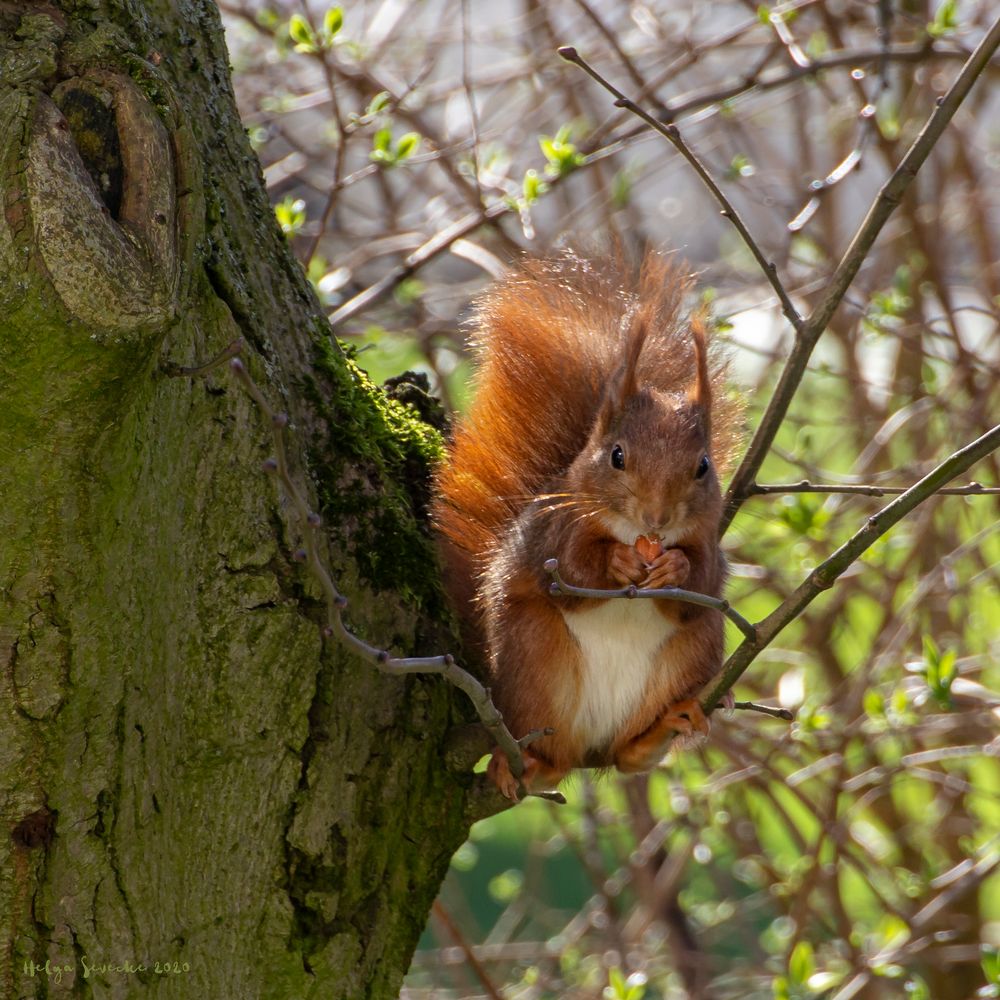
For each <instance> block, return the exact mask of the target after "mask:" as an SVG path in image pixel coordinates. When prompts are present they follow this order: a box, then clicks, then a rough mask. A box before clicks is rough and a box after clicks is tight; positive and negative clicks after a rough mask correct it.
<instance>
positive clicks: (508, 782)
mask: <svg viewBox="0 0 1000 1000" xmlns="http://www.w3.org/2000/svg"><path fill="white" fill-rule="evenodd" d="M523 756H524V773H523V774H522V775H521V777H520V779H518V778H515V777H514V772H513V771H511V769H510V761H509V760H507V755H506V754H505V753H504V752H503V750H501V749H500V748H499V747H497V749H495V750H494V751H493V756H492V757H490V762H489V764H488V765H487V767H486V774H487V777H488V778H489V779H490V781H492V782H493V784H494V785H496V786H497V788H499V789H500V794H501V795H503V796H504V798H507V799H510V801H511V802H519V801H520V800H521V796H520V795H519V794H518V792H519V791H520V789H521V788H522V786H523V788H524V793H525V795H527V794H528V793H529V792H538V791H548V790H550V789H551V790H554V789H555V787H556V785H558V784H559V782H560V781H562V779H563V777H564V776H565V774H566V772H565V771H560V770H557V769H556V768H554V767H551V766H550V765H548V764H546V763H545V762H544V761H541V760H539V759H538V758H537V757H532V756H531V754H528V753H526V754H524V755H523Z"/></svg>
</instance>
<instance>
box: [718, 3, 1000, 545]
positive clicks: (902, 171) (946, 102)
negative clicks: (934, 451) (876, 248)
mask: <svg viewBox="0 0 1000 1000" xmlns="http://www.w3.org/2000/svg"><path fill="white" fill-rule="evenodd" d="M998 45H1000V17H998V18H997V19H996V21H994V23H993V26H992V27H991V28H990V30H989V31H988V32H987V33H986V35H985V36H984V37H983V39H982V41H981V42H980V43H979V45H977V46H976V49H975V51H974V52H973V53H972V55H971V56H969V58H968V60H967V61H966V63H965V65H964V66H963V67H962V69H961V72H960V73H959V74H958V76H957V77H956V79H955V82H954V83H953V84H952V85H951V88H950V89H949V90H948V93H947V94H945V95H944V96H943V97H940V98H938V103H937V107H936V108H935V110H934V112H933V113H932V114H931V116H930V118H928V120H927V124H926V125H924V127H923V129H922V130H921V132H920V134H919V135H918V136H917V138H916V139H915V140H914V141H913V144H912V145H911V146H910V148H909V150H908V151H907V153H906V155H905V156H904V157H903V159H902V160H901V161H900V163H899V166H898V167H896V169H895V170H894V171H893V172H892V174H891V175H890V177H889V178H888V180H887V181H886V182H885V183H884V184H883V185H882V189H881V190H880V191H879V193H878V196H877V197H876V199H875V201H874V202H873V203H872V206H871V208H870V209H869V210H868V214H867V215H866V216H865V219H864V221H863V222H862V223H861V225H860V227H859V228H858V231H857V233H856V234H855V236H854V239H853V240H852V241H851V245H850V246H849V247H848V248H847V250H846V251H845V253H844V256H843V257H842V258H841V261H840V263H839V264H838V265H837V269H836V271H835V272H834V274H833V276H832V277H831V279H830V282H829V287H828V290H827V292H826V294H825V295H824V296H823V298H822V300H821V301H820V302H819V303H818V304H817V305H816V307H815V308H814V309H813V311H812V312H811V313H810V314H809V316H808V317H807V318H806V320H805V322H804V323H803V324H802V327H801V329H799V330H798V331H797V332H796V336H795V343H794V345H793V347H792V350H791V353H790V354H789V356H788V360H787V361H786V362H785V367H784V369H783V370H782V372H781V377H780V378H779V380H778V384H777V385H776V386H775V388H774V392H773V394H772V396H771V401H770V403H769V404H768V406H767V410H766V411H765V413H764V416H763V417H762V418H761V421H760V423H759V424H758V426H757V430H756V432H755V433H754V436H753V440H752V441H751V442H750V447H749V448H748V449H747V451H746V454H745V455H744V456H743V461H742V462H741V463H740V466H739V468H738V469H737V470H736V474H735V475H734V476H733V478H732V481H731V482H730V484H729V490H728V492H727V497H726V510H725V512H724V514H723V516H722V522H721V524H720V527H719V533H720V535H721V534H723V533H724V532H725V531H726V529H727V528H728V527H729V525H730V523H731V522H732V520H733V517H735V515H736V512H737V510H739V508H740V505H741V504H742V503H743V501H744V500H745V499H746V497H747V496H748V494H747V489H748V488H749V486H750V484H751V483H752V482H753V481H754V479H755V478H756V475H757V470H758V469H759V468H760V466H761V464H762V463H763V461H764V458H765V456H766V455H767V453H768V451H769V450H770V447H771V443H772V441H773V440H774V437H775V435H776V434H777V433H778V428H779V427H780V426H781V424H782V422H783V421H784V419H785V414H786V413H787V411H788V407H789V405H790V403H791V401H792V396H793V395H794V394H795V390H796V389H797V388H798V385H799V382H800V381H801V380H802V376H803V374H804V372H805V369H806V364H807V363H808V361H809V357H810V355H811V354H812V351H813V348H814V347H815V346H816V342H817V341H818V340H819V338H820V336H821V335H822V333H823V331H824V330H825V329H826V326H827V324H828V323H829V322H830V320H831V319H832V318H833V314H834V313H835V312H836V310H837V307H838V306H839V305H840V302H841V300H842V299H843V297H844V295H845V294H846V292H847V289H848V288H849V287H850V285H851V282H852V281H853V280H854V277H855V275H856V274H857V273H858V270H859V269H860V267H861V265H862V263H863V262H864V260H865V258H866V257H867V256H868V252H869V251H870V250H871V248H872V244H873V243H874V242H875V238H876V237H877V236H878V234H879V233H880V232H881V231H882V227H883V226H884V225H885V223H886V221H887V220H888V218H889V216H890V215H892V212H893V210H894V209H895V208H896V206H897V205H898V204H899V203H900V201H901V200H902V198H903V195H904V194H905V192H906V190H907V188H908V187H909V186H910V183H911V182H912V180H913V178H914V177H915V176H916V175H917V171H918V170H919V169H920V167H921V165H922V164H923V162H924V160H926V159H927V157H928V155H929V154H930V151H931V150H932V149H933V148H934V146H935V144H936V143H937V141H938V139H939V138H940V137H941V134H942V133H943V132H944V129H945V126H947V124H948V122H949V121H951V119H952V117H953V116H954V114H955V112H956V111H957V110H958V108H959V105H960V104H961V103H962V101H963V100H964V99H965V97H966V95H967V94H968V93H969V90H970V89H971V88H972V85H973V83H975V81H976V78H977V77H978V76H979V74H980V73H982V71H983V69H984V68H985V66H986V64H987V63H988V62H989V60H990V57H991V56H992V55H993V53H994V51H995V50H996V48H997V46H998Z"/></svg>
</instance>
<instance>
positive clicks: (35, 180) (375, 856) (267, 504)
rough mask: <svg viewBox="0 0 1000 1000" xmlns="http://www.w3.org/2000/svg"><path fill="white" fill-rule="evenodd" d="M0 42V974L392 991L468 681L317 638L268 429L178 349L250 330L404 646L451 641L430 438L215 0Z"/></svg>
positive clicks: (457, 776)
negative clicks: (276, 182)
mask: <svg viewBox="0 0 1000 1000" xmlns="http://www.w3.org/2000/svg"><path fill="white" fill-rule="evenodd" d="M0 72H2V73H3V77H2V79H0V87H2V89H0V192H2V199H3V216H2V217H0V392H2V395H0V400H2V407H3V410H2V418H0V419H2V421H3V439H2V440H3V443H4V452H3V464H2V467H0V482H2V486H0V489H2V497H3V504H2V508H0V532H2V537H3V541H2V543H0V585H2V588H3V600H2V604H0V662H2V664H3V668H4V669H3V712H4V718H3V721H2V723H0V788H2V793H0V803H2V805H0V808H2V815H3V819H4V821H5V823H6V824H7V830H8V835H7V836H5V837H4V838H3V840H2V847H0V854H2V862H0V870H2V882H0V919H2V921H3V923H2V927H3V931H2V934H3V938H4V940H5V953H4V960H3V963H2V983H0V995H2V996H9V997H59V996H70V995H72V996H91V995H93V996H101V997H132V996H146V995H154V996H165V997H166V996H169V997H192V998H193V997H198V998H206V1000H214V998H222V997H232V998H251V997H263V998H269V997H273V998H291V997H295V998H302V997H323V998H331V997H345V998H348V997H349V998H352V1000H356V998H359V997H394V996H396V995H397V992H398V989H399V984H400V981H401V979H402V976H403V974H404V973H405V971H406V968H407V966H408V963H409V958H410V955H411V953H412V950H413V948H414V946H415V943H416V940H417V937H418V935H419V933H420V932H421V930H422V928H423V926H424V922H425V919H426V915H427V913H428V911H429V908H430V904H431V901H432V899H433V897H434V895H435V892H436V890H437V887H438V884H439V882H440V880H441V878H442V876H443V874H444V872H445V870H446V867H447V865H448V860H449V858H450V856H451V853H452V852H453V850H454V849H455V847H457V846H458V844H459V843H460V842H461V841H462V840H463V838H464V836H465V834H466V831H467V828H468V824H469V822H470V820H471V819H472V818H473V816H472V812H473V809H474V808H479V806H478V805H477V804H476V803H477V802H478V799H477V798H476V797H475V796H470V794H469V793H470V788H472V779H471V776H469V775H468V774H467V772H463V771H462V770H460V769H459V770H452V771H449V770H448V769H446V768H445V766H444V757H445V753H444V742H445V738H446V733H447V731H448V728H449V726H450V724H451V723H452V722H455V721H458V720H459V719H460V718H461V717H463V716H464V715H465V714H466V713H467V709H466V707H465V705H464V704H463V703H462V700H461V696H460V695H457V694H456V693H455V692H454V691H453V690H451V689H449V688H448V687H447V686H446V685H445V684H444V683H443V682H442V681H441V680H440V679H438V678H433V677H431V678H424V677H413V678H408V679H406V680H401V679H398V678H393V677H386V676H383V675H381V674H379V673H378V672H377V671H376V670H375V668H373V667H372V666H371V665H368V664H366V663H364V662H361V661H360V660H358V659H356V658H353V657H352V656H351V655H349V654H348V653H346V652H345V651H344V650H343V649H341V648H339V647H337V646H335V645H333V644H331V643H324V641H323V639H322V637H321V634H320V631H319V628H318V624H319V623H320V622H321V619H322V614H323V606H322V602H321V600H320V591H319V588H318V586H317V584H316V583H315V581H313V580H312V579H311V578H310V577H309V576H308V575H307V574H306V573H305V572H304V571H303V569H302V567H301V566H300V565H298V564H297V563H296V562H295V561H294V559H293V558H292V556H293V553H294V551H295V549H296V548H297V547H298V546H299V545H300V544H301V537H302V530H303V526H302V525H300V524H298V523H297V521H296V518H295V514H294V510H293V509H292V507H291V506H290V505H289V504H288V503H287V501H286V499H285V498H284V497H283V496H282V494H281V491H280V489H276V487H275V483H274V481H273V480H271V479H269V478H267V477H266V476H265V474H264V473H263V471H262V462H263V460H264V459H265V458H266V457H267V456H268V455H269V454H270V453H271V449H272V447H273V440H272V436H271V435H272V432H271V430H270V429H269V428H268V427H267V426H265V423H264V421H263V419H262V415H261V413H260V412H259V411H258V410H257V409H256V408H255V406H254V405H253V403H252V402H251V401H250V399H249V398H248V397H247V396H246V395H245V394H244V393H243V392H242V391H241V390H240V389H239V388H238V386H237V384H236V382H235V381H233V380H232V379H231V378H230V376H229V374H228V372H227V370H226V368H225V366H221V367H220V368H218V369H216V370H213V371H212V372H210V373H209V374H208V375H207V376H205V377H187V376H184V375H181V376H180V377H176V376H177V375H178V373H177V368H176V366H193V365H197V364H199V363H200V362H203V361H205V360H206V359H208V358H211V357H212V356H214V355H217V354H218V353H219V352H220V351H221V350H223V349H224V348H225V346H226V345H227V344H229V343H230V342H231V341H233V339H234V338H236V337H243V338H244V340H245V341H246V345H247V346H246V349H245V351H244V359H245V362H246V364H247V367H248V368H249V370H250V371H251V372H252V373H253V375H254V377H255V379H256V380H257V382H258V384H259V385H260V386H261V387H262V390H263V392H264V393H265V395H266V396H267V397H268V398H269V399H270V400H271V402H272V404H273V405H275V406H276V407H279V408H282V409H285V410H287V411H288V412H289V414H290V418H291V423H290V427H289V430H288V431H287V432H285V433H286V435H287V436H286V443H287V446H288V448H289V450H290V456H291V462H292V465H293V468H294V470H295V474H296V476H297V477H298V478H299V480H300V481H301V483H302V487H303V489H304V490H305V492H306V493H307V494H309V495H310V497H311V498H312V502H313V503H314V504H315V505H318V507H319V509H320V511H321V513H322V515H323V518H324V525H325V526H326V530H325V538H326V539H327V541H328V544H329V550H328V552H329V554H328V558H329V560H330V565H331V570H332V572H333V574H334V576H335V577H336V578H337V579H338V580H339V581H340V582H341V586H342V589H343V590H344V592H345V593H346V594H347V595H348V596H349V598H350V600H351V605H350V608H349V610H348V613H347V615H348V618H349V620H350V624H351V625H352V626H353V627H354V628H356V629H357V630H358V631H359V633H361V634H363V635H365V636H366V637H368V638H370V639H371V640H372V641H373V642H376V643H379V644H385V645H391V647H392V648H393V649H394V650H398V651H404V652H415V653H419V652H425V651H436V652H442V651H444V650H445V649H447V648H448V644H449V643H450V642H451V639H450V637H449V635H448V634H447V633H446V632H445V631H444V630H443V629H442V628H441V627H439V626H438V625H436V624H435V623H436V622H439V621H440V620H441V619H442V618H443V617H444V616H443V615H442V605H441V601H440V596H439V590H438V583H437V572H436V569H435V568H434V560H433V551H432V546H431V542H430V537H429V533H428V532H427V529H426V526H425V524H424V523H423V522H422V520H421V518H420V511H421V508H422V500H423V491H424V490H425V489H426V485H425V484H426V474H427V469H428V464H429V461H430V459H431V457H432V455H433V453H434V449H435V441H434V439H433V435H432V434H431V433H430V432H429V431H428V430H427V429H426V428H425V427H423V426H422V425H419V423H418V422H417V421H416V420H415V419H414V418H413V416H412V415H411V413H410V411H404V410H403V409H402V408H401V407H399V406H398V405H396V404H391V403H388V402H387V401H385V400H384V399H383V398H382V397H381V396H380V394H379V393H377V392H376V391H375V390H373V389H372V388H371V387H370V385H368V384H367V382H366V380H365V379H364V378H362V377H361V376H360V375H359V374H358V373H357V371H356V369H354V368H353V366H352V365H351V364H350V362H349V361H348V360H347V359H345V357H344V356H343V355H342V354H341V353H340V351H339V349H337V348H336V347H335V346H334V345H332V343H331V341H330V337H329V332H328V328H327V325H326V323H325V321H324V319H323V317H322V314H321V312H320V310H319V308H318V304H317V302H316V301H315V299H314V297H313V295H312V293H311V290H310V288H309V286H308V284H307V282H306V281H305V278H304V276H303V273H302V269H301V267H300V266H299V265H298V264H297V263H296V262H295V261H294V260H293V259H292V257H291V256H290V254H289V252H288V249H287V247H286V246H285V243H284V240H283V238H282V236H281V234H280V232H279V231H278V230H277V227H276V225H275V222H274V218H273V214H272V212H271V209H270V208H269V206H268V203H267V199H266V196H265V193H264V190H263V185H262V181H261V176H260V171H259V166H258V163H257V160H256V158H255V157H254V155H253V153H252V152H251V150H250V148H249V145H248V143H247V140H246V136H245V134H244V132H243V129H242V127H241V125H240V122H239V119H238V116H237V112H236V109H235V103H234V100H233V95H232V91H231V88H230V85H229V79H228V69H227V57H226V52H225V47H224V43H223V38H222V30H221V26H220V24H219V19H218V13H217V10H216V9H215V7H214V5H213V4H211V3H209V2H207V0H179V2H174V3H169V2H166V0H146V2H128V0H94V2H93V3H87V4H82V3H79V2H77V0H61V2H60V3H59V4H57V5H53V6H43V5H39V4H37V3H28V2H24V3H18V2H14V3H13V4H11V3H4V4H2V5H0ZM171 375H173V376H174V377H171ZM403 595H405V599H404V596H403Z"/></svg>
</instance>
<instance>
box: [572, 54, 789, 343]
mask: <svg viewBox="0 0 1000 1000" xmlns="http://www.w3.org/2000/svg"><path fill="white" fill-rule="evenodd" d="M559 55H561V56H562V57H563V59H565V60H566V61H567V62H571V63H573V64H575V65H576V66H579V67H580V69H582V70H583V71H584V72H585V73H586V74H587V75H588V76H589V77H591V79H593V80H596V81H597V82H598V83H599V84H600V85H601V86H602V87H603V88H604V89H605V90H607V91H608V92H609V93H610V94H613V95H614V96H615V107H619V108H625V109H626V110H627V111H631V112H632V114H634V115H636V116H637V117H639V118H641V119H642V120H643V121H644V122H645V123H646V124H647V125H649V127H650V128H652V129H655V130H656V131H657V132H659V133H660V135H663V136H666V138H667V139H669V140H670V141H671V143H673V145H674V148H675V149H676V150H677V152H679V153H680V154H681V156H683V157H684V159H685V160H687V161H688V163H690V164H691V166H692V167H693V168H694V170H695V172H696V173H697V174H698V176H699V177H700V178H701V179H702V181H703V182H704V183H705V186H706V187H707V188H708V189H709V191H711V192H712V194H713V195H714V196H715V199H716V200H717V201H718V202H719V204H720V205H722V215H723V216H725V217H726V218H727V219H729V221H730V222H732V224H733V225H734V226H735V227H736V229H737V231H738V232H739V234H740V236H742V237H743V242H744V243H746V245H747V247H749V249H750V252H751V253H752V254H753V256H754V259H755V260H756V261H757V263H758V264H759V265H760V268H761V270H762V271H763V272H764V276H765V277H766V278H767V280H768V281H769V282H770V284H771V287H772V288H773V289H774V291H775V294H776V295H777V296H778V299H779V301H780V302H781V308H782V312H784V314H785V316H786V317H787V318H788V322H789V323H791V324H792V326H793V327H795V329H796V330H798V329H800V328H801V326H802V317H801V316H800V315H799V314H798V311H797V310H796V308H795V306H794V305H793V304H792V300H791V299H790V298H789V296H788V292H787V291H785V286H784V285H783V284H782V283H781V279H780V278H779V277H778V268H777V266H776V265H775V263H774V261H770V260H768V259H767V257H765V256H764V252H763V251H762V250H761V249H760V247H759V246H758V245H757V241H756V240H755V239H754V238H753V237H752V236H751V235H750V230H749V229H747V227H746V225H745V224H744V222H743V220H742V219H741V218H740V215H739V213H738V212H737V211H736V209H735V208H734V207H733V204H732V202H730V200H729V199H728V198H727V197H726V196H725V194H723V192H722V189H721V188H720V187H719V185H718V184H716V183H715V180H714V179H713V178H712V175H711V174H710V173H709V172H708V171H707V170H706V169H705V166H704V164H702V162H701V160H699V159H698V157H697V156H695V155H694V153H693V152H692V151H691V149H690V147H689V146H688V145H687V144H686V143H685V142H684V140H683V139H682V138H681V134H680V131H679V130H678V128H677V126H676V125H674V124H672V123H671V124H669V125H664V124H663V122H661V121H658V120H657V119H656V118H654V117H653V116H652V115H651V114H650V113H649V112H648V111H644V110H643V109H642V108H640V107H639V106H638V105H637V104H635V103H634V102H633V101H631V100H630V99H629V98H628V97H626V96H625V95H624V94H623V93H622V92H621V91H620V90H618V89H617V88H616V87H614V86H613V85H612V84H610V83H609V82H608V81H607V80H606V79H605V78H604V77H603V76H601V74H600V73H598V72H597V70H596V69H594V68H593V66H591V65H590V64H589V63H588V62H587V61H586V60H585V59H583V57H582V56H581V55H580V54H579V53H578V52H577V51H576V49H575V48H573V46H572V45H564V46H563V47H562V48H561V49H559Z"/></svg>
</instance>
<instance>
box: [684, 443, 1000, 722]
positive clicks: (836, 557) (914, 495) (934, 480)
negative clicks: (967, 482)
mask: <svg viewBox="0 0 1000 1000" xmlns="http://www.w3.org/2000/svg"><path fill="white" fill-rule="evenodd" d="M998 447H1000V425H998V426H996V427H994V428H993V429H992V430H990V431H987V433H985V434H983V435H982V436H981V437H979V438H977V439H976V440H975V441H973V442H972V443H971V444H968V445H966V446H965V447H964V448H962V449H960V450H959V451H956V452H955V453H954V454H952V455H949V456H948V458H946V459H945V460H944V461H943V462H941V463H940V464H939V465H938V466H937V467H936V468H935V469H934V470H933V471H932V472H930V473H928V474H927V475H926V476H924V478H923V479H921V480H920V481H919V482H918V483H915V484H914V485H913V486H911V487H910V488H909V489H908V490H907V491H906V492H905V493H903V494H901V495H900V496H898V497H897V498H896V499H895V500H893V501H892V503H890V504H889V505H888V506H886V507H883V508H882V510H880V511H879V512H878V513H877V514H875V515H873V516H872V517H870V518H868V520H867V522H866V523H865V526H864V527H863V528H862V529H861V530H860V531H858V532H857V533H856V534H854V535H853V536H852V537H851V538H849V539H848V540H847V541H846V542H845V543H844V544H843V545H841V546H840V548H839V549H837V551H836V552H834V553H833V555H831V556H830V557H829V558H828V559H826V560H825V561H824V562H823V563H821V564H820V565H819V566H817V567H816V568H815V569H814V570H813V571H812V572H811V573H810V574H809V576H808V577H806V579H805V580H804V581H803V582H802V583H801V584H800V585H799V586H798V587H797V588H796V589H795V591H794V592H793V593H792V594H790V595H789V596H788V597H787V598H785V600H784V601H782V603H781V604H780V605H779V606H778V607H777V608H776V609H775V610H774V611H772V612H771V614H769V615H768V616H767V617H766V618H764V619H763V620H762V621H759V622H757V624H756V625H755V629H756V632H757V637H756V639H754V640H751V639H746V640H744V642H742V643H741V644H740V645H739V646H738V647H737V648H736V649H735V650H734V651H733V653H732V655H731V656H730V657H729V659H728V660H727V661H726V664H725V666H724V667H723V670H722V674H721V675H720V677H719V680H718V682H717V683H716V685H715V687H714V688H712V690H711V692H710V693H709V694H708V696H707V697H706V699H705V700H704V702H703V703H702V708H703V709H704V710H705V712H706V713H708V712H711V711H712V710H713V709H714V708H715V707H716V706H717V705H718V704H719V702H720V701H721V700H722V697H723V695H724V694H725V693H726V692H727V691H729V690H730V689H731V688H732V686H733V685H734V684H735V683H736V682H737V681H738V680H739V678H740V677H741V676H742V675H743V672H744V671H745V670H746V669H747V667H749V666H750V664H751V663H752V662H753V661H754V660H755V659H756V658H757V656H758V655H760V653H761V652H762V651H763V650H764V649H765V648H766V647H767V646H768V645H769V644H770V643H771V642H772V640H773V639H774V638H775V637H776V636H777V635H778V633H779V632H780V631H781V630H782V629H783V628H784V627H785V626H786V625H787V624H789V622H791V621H793V620H794V619H796V618H797V617H798V616H799V615H800V614H802V612H803V611H804V610H805V609H806V608H807V607H808V606H809V604H810V603H812V601H813V599H814V598H815V597H816V596H817V595H819V594H820V593H822V592H823V591H824V590H828V589H829V588H830V587H832V586H833V584H834V582H835V581H836V579H837V578H838V577H839V576H840V575H841V574H842V573H843V572H844V571H845V570H846V569H847V567H848V566H850V565H851V563H853V562H854V561H855V560H856V559H857V558H858V557H859V556H860V555H861V554H862V553H863V552H864V551H865V550H866V549H867V548H869V546H871V545H872V543H873V542H875V541H876V540H877V539H879V538H881V537H882V536H883V535H884V534H885V533H886V532H887V531H888V530H889V529H890V528H892V527H893V526H894V525H895V524H897V523H898V522H899V521H900V520H902V518H904V517H905V516H906V515H907V514H909V513H910V511H911V510H913V509H914V508H915V507H917V506H918V505H919V504H921V503H923V501H924V500H926V499H927V498H928V497H931V496H933V495H934V494H935V493H937V492H938V491H939V490H940V488H941V487H942V486H943V485H944V484H945V483H947V482H950V481H951V480H952V479H954V478H955V477H956V476H960V475H961V474H962V473H963V472H965V470H966V469H968V468H969V467H970V466H972V465H973V464H975V463H976V462H978V461H979V460H980V459H981V458H984V457H985V456H986V455H989V454H990V453H991V452H992V451H994V450H995V449H996V448H998Z"/></svg>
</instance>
